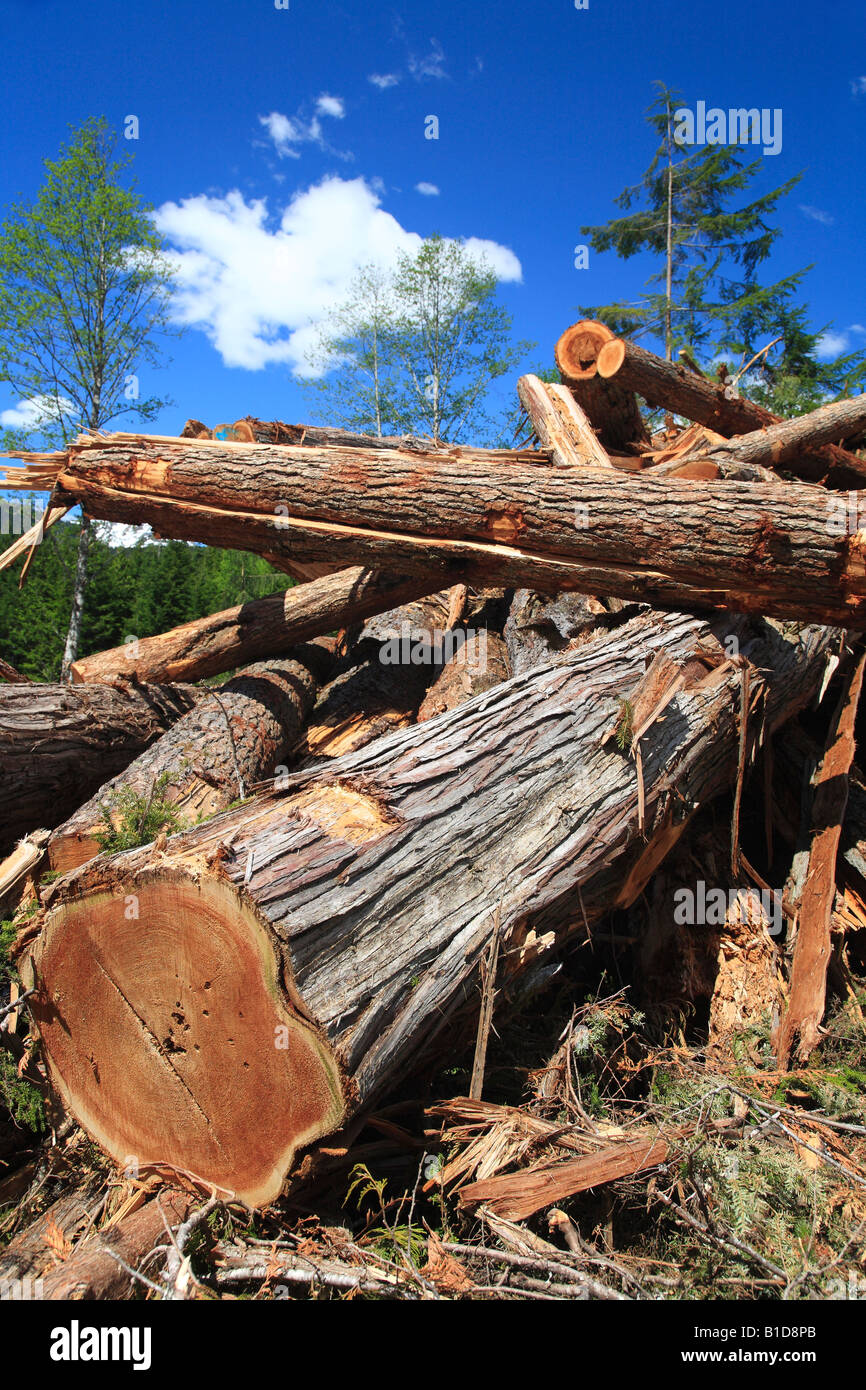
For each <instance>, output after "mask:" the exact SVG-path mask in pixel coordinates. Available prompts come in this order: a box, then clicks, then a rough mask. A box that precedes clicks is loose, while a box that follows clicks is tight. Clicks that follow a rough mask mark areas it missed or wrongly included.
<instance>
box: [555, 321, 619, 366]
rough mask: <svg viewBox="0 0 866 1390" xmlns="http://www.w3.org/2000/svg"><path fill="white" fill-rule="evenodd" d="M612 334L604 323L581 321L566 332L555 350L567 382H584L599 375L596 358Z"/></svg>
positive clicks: (610, 339) (611, 338)
mask: <svg viewBox="0 0 866 1390" xmlns="http://www.w3.org/2000/svg"><path fill="white" fill-rule="evenodd" d="M613 340H614V334H613V333H612V332H611V330H610V329H609V328H608V327H607V326H606V325H605V324H603V323H597V322H596V321H595V320H594V319H581V320H580V322H579V323H573V324H572V325H571V327H570V328H566V330H565V332H564V333H563V335H562V337H561V338H560V339H559V341H558V343H557V344H556V347H555V348H554V356H555V357H556V365H557V367H558V368H559V370H560V373H561V375H562V377H563V379H564V380H566V381H583V380H585V379H586V378H587V377H593V376H595V375H596V372H597V371H598V355H599V353H600V352H601V350H602V348H603V347H604V344H605V343H609V342H612V341H613Z"/></svg>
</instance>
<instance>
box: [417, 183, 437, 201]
mask: <svg viewBox="0 0 866 1390" xmlns="http://www.w3.org/2000/svg"><path fill="white" fill-rule="evenodd" d="M415 192H416V193H423V195H424V197H425V198H438V197H439V189H438V188H437V187H436V185H435V183H416V185H415Z"/></svg>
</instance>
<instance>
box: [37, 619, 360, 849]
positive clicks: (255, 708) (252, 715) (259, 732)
mask: <svg viewBox="0 0 866 1390" xmlns="http://www.w3.org/2000/svg"><path fill="white" fill-rule="evenodd" d="M333 657H334V644H333V639H329V638H319V639H317V641H316V642H310V643H308V644H307V645H306V646H302V647H297V648H295V650H294V651H293V652H292V653H291V655H290V656H285V657H283V658H282V659H281V660H279V661H273V662H270V663H261V664H259V665H256V666H248V667H247V668H246V669H245V670H244V671H241V672H240V673H239V674H238V675H237V676H235V677H233V678H232V680H229V681H226V682H225V683H224V684H223V685H221V686H219V687H216V688H214V689H211V690H206V691H203V692H202V698H201V699H200V700H199V701H198V703H197V704H196V706H195V708H194V709H191V710H190V711H189V713H188V714H185V715H184V717H183V718H182V719H179V720H178V721H177V723H176V724H174V725H173V726H172V728H170V729H168V730H167V731H166V732H165V733H164V734H163V735H162V737H161V738H158V739H157V740H156V742H155V743H153V744H152V745H151V747H150V748H148V749H146V750H145V751H144V752H143V753H142V754H140V756H139V757H138V758H136V759H135V761H134V762H133V763H131V764H130V765H129V767H127V768H124V770H123V772H121V773H118V775H117V776H116V777H113V778H111V779H110V780H107V781H106V782H104V783H103V784H102V786H101V787H100V788H99V790H98V791H96V792H95V793H94V795H93V796H92V797H91V798H90V799H89V800H88V801H86V802H85V803H84V805H83V806H80V807H79V808H78V809H77V810H76V811H74V812H73V814H72V815H71V816H69V817H68V818H67V819H66V820H65V821H64V822H63V823H62V825H59V826H58V827H57V829H56V830H55V831H54V833H53V834H52V836H51V838H50V839H49V841H48V857H49V860H50V863H51V868H52V869H53V870H54V871H55V872H61V873H66V872H67V870H69V869H72V868H75V866H76V865H78V864H84V863H86V861H87V860H88V859H92V858H93V856H94V855H95V854H98V853H99V842H98V838H97V837H98V835H100V834H104V833H105V832H106V830H107V829H108V823H109V822H110V823H111V825H113V826H114V827H115V828H117V827H118V826H120V824H121V823H122V820H123V813H124V798H125V797H126V798H128V797H130V796H132V797H135V798H137V805H139V806H141V807H145V806H147V805H148V804H149V803H150V802H151V801H152V799H153V798H154V797H155V796H158V797H159V798H160V799H161V800H162V801H164V802H165V803H167V804H168V805H170V806H171V807H173V809H174V811H175V813H176V815H177V824H178V825H185V824H195V822H196V821H197V820H200V819H201V818H202V817H206V816H211V815H215V814H216V813H217V812H218V811H223V810H225V808H226V807H227V806H230V805H231V804H232V802H234V801H237V800H239V799H243V798H245V797H247V796H249V795H250V793H251V790H252V788H253V787H254V786H255V785H256V783H257V782H260V781H263V780H264V779H265V778H266V777H270V776H272V775H273V772H274V769H275V767H276V766H277V764H278V763H279V762H281V761H282V760H283V759H284V758H285V757H286V756H287V754H288V752H289V750H290V749H292V750H294V748H295V747H296V745H297V743H298V739H299V736H300V732H301V729H302V728H303V724H304V721H305V719H306V717H307V715H308V714H309V712H310V710H311V709H312V707H313V703H314V701H315V699H316V696H317V694H318V691H319V686H320V684H321V683H322V682H323V681H324V680H326V679H327V676H328V674H329V673H330V670H331V667H332V666H333Z"/></svg>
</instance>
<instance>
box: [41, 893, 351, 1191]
mask: <svg viewBox="0 0 866 1390" xmlns="http://www.w3.org/2000/svg"><path fill="white" fill-rule="evenodd" d="M21 969H22V975H23V977H24V978H28V979H29V980H30V981H31V982H32V983H34V984H35V985H36V986H37V993H36V994H35V995H34V996H33V998H32V999H31V1006H32V1008H33V1013H34V1015H35V1018H36V1022H37V1024H38V1027H39V1031H40V1034H41V1037H42V1041H43V1046H44V1050H45V1053H46V1056H47V1059H48V1064H49V1069H50V1072H51V1079H52V1081H53V1083H54V1085H55V1087H56V1089H57V1091H58V1093H59V1094H60V1096H61V1098H62V1099H63V1101H64V1103H65V1105H66V1106H67V1107H68V1109H69V1110H70V1111H71V1113H72V1114H73V1115H74V1116H75V1118H76V1119H77V1120H78V1121H79V1123H80V1124H81V1125H82V1126H83V1127H84V1129H86V1130H87V1132H88V1133H89V1134H90V1135H91V1136H92V1138H93V1139H95V1140H96V1141H97V1142H98V1143H99V1144H100V1145H101V1146H102V1147H103V1148H104V1149H105V1150H106V1151H107V1152H108V1153H109V1154H110V1155H111V1156H112V1157H113V1158H114V1159H115V1160H116V1161H117V1162H118V1163H119V1164H122V1165H123V1166H124V1167H126V1168H129V1167H132V1166H135V1167H137V1169H138V1170H139V1171H140V1170H142V1169H158V1170H166V1169H179V1170H182V1171H183V1172H185V1173H187V1174H190V1175H192V1176H194V1177H195V1178H196V1179H197V1180H199V1181H200V1182H202V1183H204V1184H206V1185H209V1184H212V1185H214V1186H216V1187H218V1188H222V1189H224V1190H227V1191H230V1192H232V1193H233V1194H234V1195H235V1197H237V1198H239V1199H240V1200H241V1201H243V1202H245V1203H247V1205H249V1206H251V1207H252V1206H262V1205H264V1204H266V1203H267V1202H269V1201H272V1200H273V1199H274V1198H275V1197H277V1196H278V1194H279V1192H280V1189H281V1187H282V1184H283V1181H284V1178H285V1176H286V1174H287V1172H288V1171H289V1169H290V1168H291V1166H292V1163H293V1160H294V1157H295V1153H296V1151H297V1150H298V1148H300V1147H301V1146H302V1145H304V1144H308V1143H311V1142H312V1141H313V1140H315V1139H318V1138H320V1137H321V1136H322V1135H324V1134H328V1133H331V1132H332V1131H333V1130H334V1129H336V1128H337V1127H338V1126H339V1124H340V1122H341V1120H342V1118H343V1114H344V1100H343V1093H342V1085H341V1080H340V1072H339V1067H338V1065H337V1062H336V1059H335V1057H334V1055H333V1053H332V1051H331V1049H330V1048H329V1046H328V1044H327V1043H326V1041H325V1040H324V1038H323V1037H322V1036H321V1035H320V1033H319V1032H318V1031H317V1030H316V1028H314V1027H313V1025H312V1024H311V1023H309V1022H308V1021H307V1020H306V1019H305V1018H304V1017H302V1016H301V1014H300V1012H299V1010H298V1009H297V1008H296V1007H295V1006H294V1004H293V1003H292V1000H291V998H290V996H289V994H288V993H287V989H286V983H285V982H284V979H283V965H282V960H281V957H280V955H279V953H278V949H277V947H276V945H275V941H274V938H273V937H272V935H271V933H270V932H269V930H268V928H267V927H266V925H265V924H264V922H263V921H262V919H261V918H260V917H259V915H258V914H257V913H256V911H255V909H254V908H253V907H252V905H251V904H250V902H249V900H248V899H246V898H245V897H244V895H243V893H242V891H240V890H238V889H237V888H236V887H235V886H234V885H233V884H231V883H229V882H228V881H226V880H223V879H219V878H216V877H214V876H212V875H209V874H207V873H206V872H205V873H200V872H193V871H191V870H187V869H185V868H181V867H178V866H167V867H160V868H157V869H151V870H148V871H146V872H145V873H143V874H141V875H140V876H139V877H138V878H137V879H135V880H134V881H133V882H132V883H125V884H124V885H123V888H122V889H119V890H118V893H117V895H114V894H112V893H110V892H106V891H102V892H97V893H93V894H88V895H86V896H83V897H78V898H74V899H70V900H68V901H63V902H61V903H60V904H59V905H58V906H57V907H55V908H54V909H53V910H52V911H51V912H50V913H49V914H48V916H47V918H46V922H45V924H44V927H43V930H42V932H41V933H40V935H39V937H38V938H37V940H36V942H35V944H34V945H33V947H31V948H30V953H29V955H28V956H27V957H26V958H25V959H24V960H23V961H22V963H21ZM288 987H289V989H291V988H292V986H291V982H288ZM97 1058H98V1059H99V1060H98V1061H97V1060H96V1059H97Z"/></svg>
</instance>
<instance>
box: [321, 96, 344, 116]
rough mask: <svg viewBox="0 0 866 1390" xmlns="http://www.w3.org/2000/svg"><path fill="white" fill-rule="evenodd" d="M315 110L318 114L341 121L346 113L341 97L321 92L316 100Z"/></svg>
mask: <svg viewBox="0 0 866 1390" xmlns="http://www.w3.org/2000/svg"><path fill="white" fill-rule="evenodd" d="M316 112H317V114H318V115H319V116H333V117H334V118H335V119H336V120H338V121H341V120H342V119H343V117H344V116H345V114H346V107H345V105H344V104H343V101H342V98H341V97H332V96H329V95H328V93H327V92H323V93H322V95H321V96H320V97H319V100H318V101H317V102H316Z"/></svg>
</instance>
